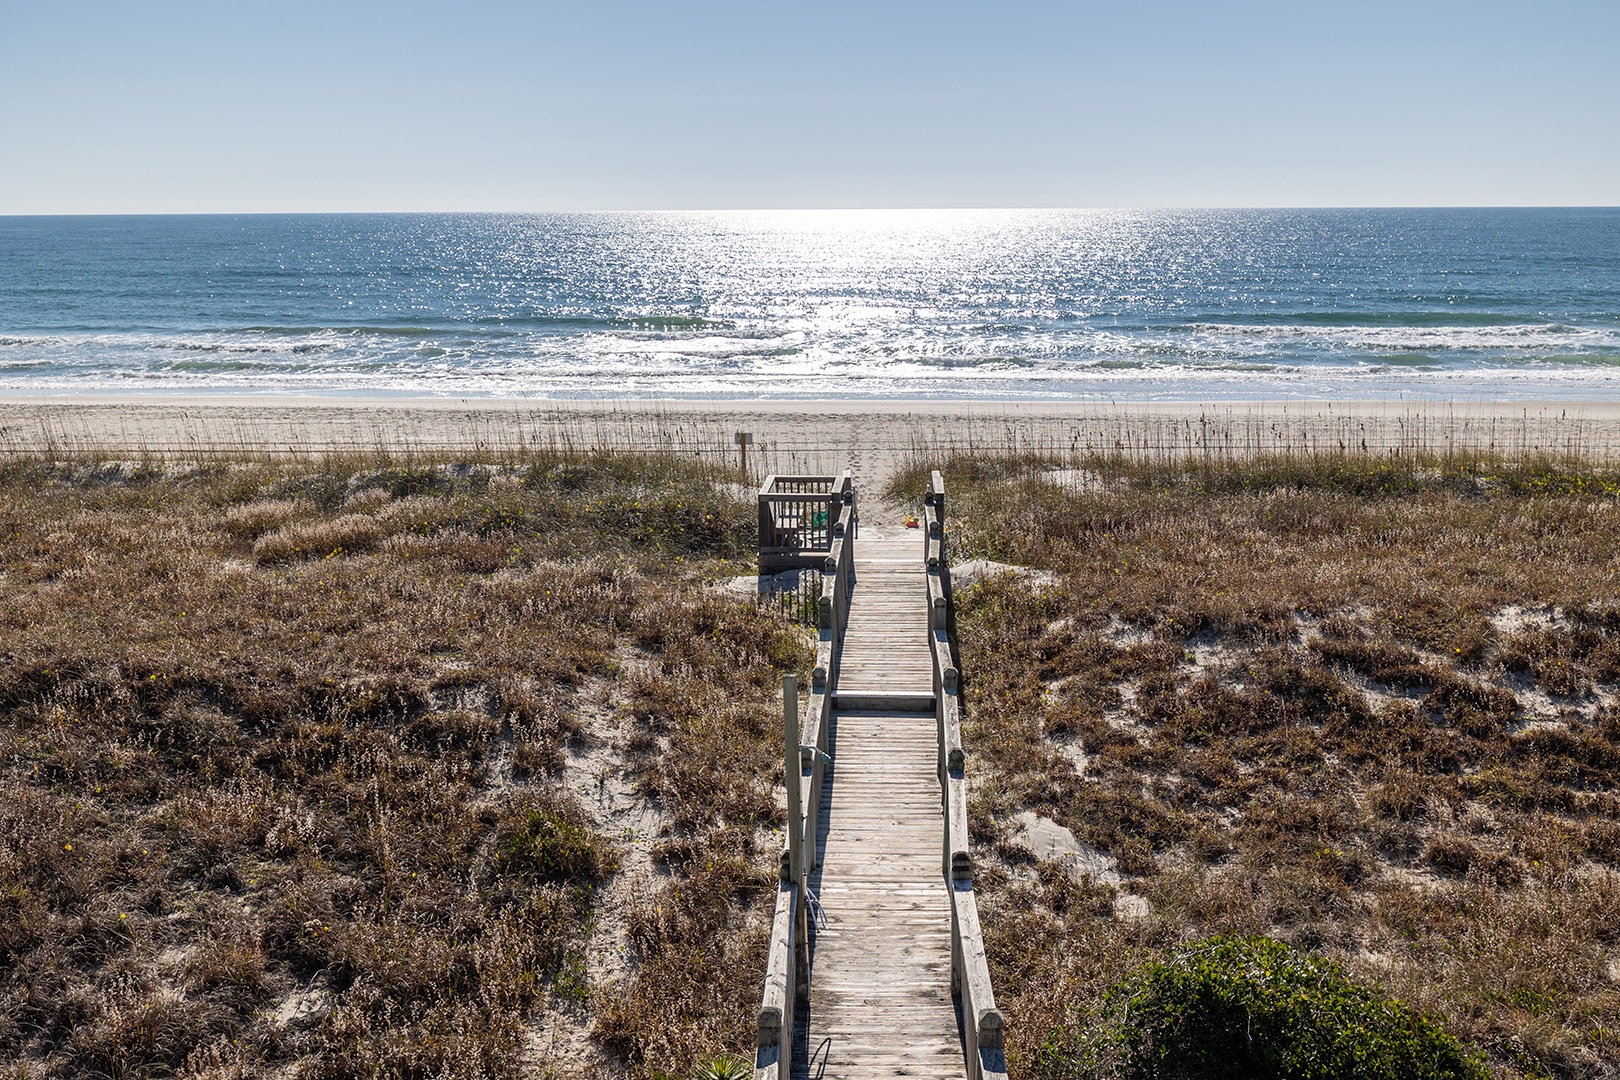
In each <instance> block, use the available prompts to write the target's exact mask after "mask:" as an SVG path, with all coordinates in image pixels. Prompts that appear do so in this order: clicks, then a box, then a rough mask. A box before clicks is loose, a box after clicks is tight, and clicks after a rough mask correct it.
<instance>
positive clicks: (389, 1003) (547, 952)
mask: <svg viewBox="0 0 1620 1080" xmlns="http://www.w3.org/2000/svg"><path fill="white" fill-rule="evenodd" d="M736 479H738V478H736V477H733V476H732V475H730V474H729V473H727V472H725V471H723V470H715V469H712V468H707V467H700V466H696V465H692V464H689V463H683V462H680V461H677V460H675V459H673V458H647V457H643V458H631V457H627V456H614V455H595V456H561V455H553V456H531V457H529V458H526V459H524V460H521V461H508V462H503V463H502V462H497V463H489V464H486V465H482V466H468V465H458V464H453V463H445V462H441V461H424V460H417V461H408V462H398V461H386V460H381V461H355V460H349V461H333V462H323V463H305V464H302V465H290V464H276V463H266V462H251V461H235V462H229V461H222V462H213V463H211V464H206V465H203V466H197V467H188V466H176V465H172V464H170V465H164V464H161V463H145V464H141V463H136V464H133V465H119V464H116V463H115V464H105V463H92V462H78V463H71V464H65V465H61V464H51V463H46V462H39V461H14V462H12V463H10V464H8V465H6V466H5V467H4V468H3V470H0V1075H6V1076H14V1077H22V1076H29V1077H54V1076H63V1077H65V1076H96V1075H102V1076H112V1077H161V1076H181V1075H186V1076H193V1075H194V1076H203V1075H219V1076H225V1075H231V1076H236V1075H246V1076H260V1075H272V1074H276V1075H289V1073H288V1072H287V1070H290V1071H291V1072H290V1074H291V1075H297V1076H300V1077H308V1078H323V1077H348V1076H360V1075H375V1076H401V1077H430V1076H457V1077H462V1076H492V1077H493V1076H516V1075H519V1074H520V1073H524V1072H525V1071H527V1072H528V1073H531V1074H532V1073H533V1072H534V1071H535V1070H536V1069H539V1070H540V1072H541V1074H542V1075H543V1074H544V1072H545V1069H546V1068H548V1067H552V1068H555V1069H556V1070H557V1071H558V1072H559V1074H561V1075H567V1074H569V1072H570V1069H571V1068H572V1066H570V1064H569V1061H568V1060H562V1061H558V1062H554V1063H552V1064H551V1065H549V1066H548V1065H546V1064H545V1063H544V1062H542V1061H540V1060H539V1059H537V1057H536V1050H535V1048H534V1046H532V1045H531V1043H532V1032H533V1031H534V1030H535V1027H536V1025H537V1024H539V1023H540V1022H541V1021H542V1020H543V1019H544V1018H545V1017H546V1016H547V1015H548V1014H551V1013H556V1014H566V1015H567V1016H568V1017H570V1018H572V1020H571V1022H573V1023H576V1024H591V1023H594V1025H595V1027H594V1030H595V1033H596V1036H597V1044H598V1046H599V1047H601V1048H602V1050H601V1052H602V1053H603V1054H605V1055H606V1057H605V1059H604V1060H605V1062H606V1064H605V1065H604V1064H601V1063H598V1065H596V1066H592V1069H595V1070H602V1069H606V1070H607V1071H613V1070H615V1069H617V1070H621V1071H624V1072H628V1073H630V1074H633V1075H636V1076H648V1077H650V1076H653V1075H657V1074H659V1073H661V1072H671V1073H675V1072H680V1071H684V1070H686V1069H688V1068H689V1067H690V1066H691V1064H692V1063H693V1062H694V1061H695V1060H697V1059H698V1058H699V1057H701V1056H704V1055H709V1054H713V1053H715V1052H717V1051H719V1050H722V1049H727V1048H732V1047H735V1046H737V1045H745V1044H746V1039H747V1028H748V1022H749V1018H750V1010H751V1008H752V1007H753V1002H752V1001H751V998H752V996H753V994H754V991H755V990H756V989H757V987H756V986H755V983H756V982H757V971H756V970H755V969H756V968H757V964H756V963H753V962H752V961H753V960H754V959H755V958H756V956H757V953H758V948H757V947H756V946H757V945H758V941H759V939H760V938H761V937H762V933H761V931H760V925H761V923H762V922H763V921H764V920H765V919H768V917H769V912H768V910H764V909H763V907H762V905H764V904H767V903H768V902H769V899H770V894H769V888H768V886H769V883H770V881H771V871H772V864H771V854H772V852H771V851H770V850H768V849H769V848H770V846H771V845H770V844H769V843H768V842H766V840H765V837H767V836H768V830H769V828H770V827H771V826H772V825H773V824H779V821H778V820H777V819H778V817H779V811H778V810H777V808H776V805H775V802H774V799H773V794H772V792H773V788H772V785H773V783H774V781H775V780H777V779H779V775H778V774H779V773H780V769H781V766H780V763H779V762H778V761H776V760H775V759H776V757H777V756H778V755H775V754H774V753H771V752H769V749H768V747H769V745H770V740H769V739H768V738H765V734H766V729H767V727H768V725H769V721H770V718H771V717H772V716H773V715H774V712H775V707H774V706H773V705H772V693H771V691H772V687H773V686H775V685H776V679H777V678H779V673H780V671H781V670H784V669H786V670H794V669H797V668H798V667H800V666H802V665H803V664H804V663H805V659H806V658H805V656H804V655H803V654H804V646H803V644H802V639H801V636H800V635H799V634H798V633H797V632H796V631H795V630H794V629H793V628H791V627H790V626H788V625H786V624H785V623H784V622H783V621H782V620H781V619H779V618H771V617H769V616H768V615H764V614H761V613H760V612H757V611H756V610H755V609H754V608H753V607H752V606H751V605H748V604H746V603H743V604H739V603H738V602H737V601H735V600H729V599H725V598H722V597H721V596H719V595H718V594H717V593H715V592H714V591H713V590H712V589H711V588H709V587H708V582H709V580H710V579H711V578H712V577H713V576H715V575H716V574H717V573H721V572H727V571H728V570H729V572H733V573H734V572H736V571H735V569H729V567H730V564H729V563H728V560H734V559H735V558H737V557H738V556H743V555H747V554H749V553H751V550H752V543H753V538H752V536H751V535H750V531H749V530H750V529H751V527H752V525H751V523H752V508H751V507H750V506H749V505H747V504H746V503H743V502H740V501H738V500H737V499H735V498H734V497H733V496H731V495H730V494H728V492H727V489H726V487H725V485H726V484H729V483H732V482H734V481H735V480H736ZM627 657H630V658H633V659H634V661H635V663H634V664H633V665H628V664H627V662H626V658H627ZM648 672H651V674H650V675H649V674H647V673H648ZM602 687H610V688H613V695H614V698H615V700H623V701H626V702H630V703H632V704H631V707H632V708H633V710H634V715H630V716H627V717H626V718H625V721H626V723H627V725H628V727H629V729H630V730H632V731H634V732H637V733H640V735H643V736H644V738H642V739H641V749H640V752H639V753H638V754H634V755H632V760H631V762H630V766H631V768H632V770H633V771H634V773H635V775H636V776H637V777H639V780H638V782H639V785H640V789H641V790H642V791H643V793H644V796H645V797H646V798H647V799H650V800H656V801H657V802H658V803H659V804H661V805H663V806H664V807H666V808H667V812H668V818H669V820H670V821H671V823H672V824H671V828H670V831H669V833H668V834H667V835H666V836H665V837H664V838H663V841H662V844H663V850H662V851H660V852H659V858H658V860H656V865H657V866H658V867H659V868H660V875H661V880H662V884H661V885H660V886H658V887H657V888H655V889H652V890H651V891H650V892H649V893H648V895H645V896H642V897H640V898H638V899H637V900H636V901H635V903H634V904H633V905H632V907H631V910H630V912H629V918H630V920H631V923H632V937H633V940H634V943H635V947H636V951H637V955H636V956H634V957H632V958H631V963H630V966H629V969H628V970H629V974H628V976H627V981H625V982H624V983H620V984H604V985H596V984H593V983H592V982H591V980H590V978H589V975H588V972H587V971H586V967H585V965H584V963H583V960H582V957H583V954H584V950H585V948H586V942H587V941H588V940H590V938H591V936H592V934H593V933H599V932H601V930H602V928H601V927H600V926H599V925H598V919H599V912H598V910H597V897H598V896H599V894H600V890H601V888H602V886H603V883H604V882H606V881H608V880H610V879H611V877H612V875H613V874H614V873H615V872H616V869H617V867H618V865H619V858H620V855H621V849H620V847H619V840H618V838H616V837H611V836H603V835H601V834H600V833H599V832H598V831H597V830H596V828H595V826H594V823H593V819H592V817H591V814H590V811H589V808H587V807H583V806H581V805H580V804H579V803H578V802H577V801H576V800H575V799H574V797H573V796H572V795H570V793H569V788H568V786H567V784H565V783H564V775H563V774H564V771H565V769H566V768H567V762H568V760H569V746H570V744H571V743H573V742H576V741H577V740H578V739H579V738H580V737H581V729H582V724H583V721H582V718H581V715H582V714H581V704H580V701H581V695H582V694H583V693H584V692H585V691H586V690H588V689H590V690H600V689H601V688H602ZM638 737H639V736H638ZM694 955H696V956H699V957H701V958H702V959H703V963H702V964H694V963H692V962H691V959H692V957H693V956H694ZM615 1062H616V1064H614V1063H615ZM581 1068H583V1067H581Z"/></svg>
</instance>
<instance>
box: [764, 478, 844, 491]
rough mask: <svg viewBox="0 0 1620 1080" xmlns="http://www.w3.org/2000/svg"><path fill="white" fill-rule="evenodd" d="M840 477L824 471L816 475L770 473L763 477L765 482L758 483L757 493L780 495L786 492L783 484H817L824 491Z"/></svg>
mask: <svg viewBox="0 0 1620 1080" xmlns="http://www.w3.org/2000/svg"><path fill="white" fill-rule="evenodd" d="M846 475H848V474H846ZM840 479H841V477H837V476H831V475H828V474H825V473H822V474H818V475H809V474H806V475H789V474H786V473H772V474H771V475H770V476H767V477H766V478H765V482H764V483H763V484H761V485H760V487H759V493H760V494H761V495H781V494H786V493H787V492H786V490H785V488H784V485H786V486H787V487H794V488H803V487H806V486H808V485H811V484H814V485H817V486H818V487H819V488H820V489H821V490H822V491H824V492H831V491H833V490H834V488H835V487H836V486H837V485H838V483H839V481H840Z"/></svg>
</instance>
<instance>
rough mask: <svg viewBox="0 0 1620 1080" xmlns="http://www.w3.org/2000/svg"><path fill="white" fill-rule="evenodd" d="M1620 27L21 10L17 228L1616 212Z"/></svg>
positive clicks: (1535, 15) (1162, 9) (918, 16)
mask: <svg viewBox="0 0 1620 1080" xmlns="http://www.w3.org/2000/svg"><path fill="white" fill-rule="evenodd" d="M1617 58H1620V3H1616V2H1615V0H1603V2H1596V0H1590V2H1567V0H1543V2H1540V3H1535V4H1531V3H1525V2H1519V3H1512V4H1508V3H1495V2H1491V0H1483V2H1474V3H1460V2H1459V3H1426V2H1423V0H1407V2H1404V3H1383V2H1367V3H1345V2H1337V3H1313V2H1310V0H1292V2H1287V3H1271V2H1241V0H1239V2H1230V3H1221V2H1219V0H1202V2H1197V3H1170V2H1151V0H1148V2H1139V3H1131V2H1129V0H1115V2H1111V3H1106V4H1099V3H1086V2H1076V3H1045V2H1019V0H1013V2H1002V3H984V4H973V5H964V4H955V3H949V2H942V0H933V2H927V3H913V2H909V0H907V2H883V0H867V2H864V3H844V2H842V0H831V2H829V0H818V2H801V3H772V2H769V0H753V2H750V3H719V2H703V0H696V2H686V3H681V2H675V0H663V2H657V3H639V2H624V0H579V2H577V3H573V4H566V5H564V4H553V3H548V2H531V3H518V2H496V0H463V2H460V3H454V4H452V3H433V4H428V3H413V2H409V0H392V2H389V3H381V2H370V0H366V2H347V3H345V2H343V0H332V2H327V3H304V2H302V0H278V2H275V3H260V2H254V3H238V2H231V0H210V2H207V3H179V2H172V0H151V2H146V3H135V2H130V0H118V2H100V0H0V213H13V214H15V213H103V212H188V211H198V212H201V211H306V210H573V209H631V208H649V209H650V208H680V207H692V208H721V207H725V208H730V207H819V206H826V207H848V206H1236V205H1261V206H1282V205H1311V206H1322V205H1460V204H1567V203H1575V204H1617V203H1620V59H1617Z"/></svg>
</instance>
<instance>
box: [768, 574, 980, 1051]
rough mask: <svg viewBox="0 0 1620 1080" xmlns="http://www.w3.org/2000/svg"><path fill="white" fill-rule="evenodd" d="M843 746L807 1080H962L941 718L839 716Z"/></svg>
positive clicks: (828, 823)
mask: <svg viewBox="0 0 1620 1080" xmlns="http://www.w3.org/2000/svg"><path fill="white" fill-rule="evenodd" d="M918 588H919V590H920V589H921V582H920V581H919V583H918ZM853 603H854V605H855V606H857V607H858V606H859V605H860V603H861V597H860V590H859V586H858V585H857V588H856V592H855V597H854V600H853ZM916 606H917V607H918V608H919V609H921V607H922V605H921V603H920V602H919V603H918V604H917V605H916ZM920 632H921V631H920ZM845 647H846V649H848V647H849V646H848V644H847V642H846V646H845ZM832 743H833V761H834V764H833V771H832V773H831V774H830V776H829V778H828V779H827V780H826V781H825V782H824V785H823V788H822V798H823V806H822V815H823V818H822V820H823V821H824V822H825V824H824V826H823V834H822V865H821V870H820V872H819V874H818V876H817V878H816V879H815V880H813V881H812V884H813V886H817V887H818V895H819V899H820V902H821V908H822V911H823V912H824V913H825V917H826V922H825V924H824V926H823V927H822V928H821V929H820V930H819V931H818V932H817V934H816V937H815V944H814V947H813V948H812V950H811V956H810V973H811V974H810V1002H809V1008H808V1009H807V1010H806V1016H805V1018H804V1019H803V1021H802V1023H803V1025H804V1026H803V1028H802V1029H801V1030H802V1032H803V1036H804V1043H803V1053H802V1055H801V1054H800V1053H796V1054H795V1055H794V1060H795V1071H794V1076H795V1077H808V1076H809V1075H810V1073H809V1072H807V1071H806V1065H805V1063H806V1062H808V1061H812V1060H813V1061H814V1062H815V1063H816V1068H817V1069H820V1068H821V1066H822V1064H823V1063H825V1071H824V1072H821V1073H820V1074H819V1075H821V1076H822V1077H824V1078H825V1080H835V1078H843V1080H865V1078H877V1077H899V1076H905V1077H913V1078H924V1080H946V1078H949V1080H961V1077H962V1076H963V1058H962V1043H961V1039H960V1038H959V1036H958V1034H957V1026H956V1009H955V1005H954V1003H953V1001H952V997H951V914H950V911H951V909H950V894H949V892H948V890H947V887H946V884H945V882H944V880H943V878H942V876H941V874H940V871H939V848H940V844H941V842H942V836H943V827H942V825H941V821H940V794H939V779H938V776H937V773H936V771H935V764H936V762H937V758H938V751H937V741H936V736H935V718H934V715H933V714H932V713H913V714H897V713H859V712H848V711H846V712H839V713H837V714H836V715H835V717H834V720H833V726H832Z"/></svg>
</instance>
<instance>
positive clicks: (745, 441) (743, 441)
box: [737, 431, 754, 472]
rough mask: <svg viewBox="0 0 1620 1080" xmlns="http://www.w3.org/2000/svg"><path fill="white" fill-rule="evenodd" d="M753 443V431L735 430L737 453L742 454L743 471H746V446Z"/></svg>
mask: <svg viewBox="0 0 1620 1080" xmlns="http://www.w3.org/2000/svg"><path fill="white" fill-rule="evenodd" d="M753 445H754V433H753V432H752V431H739V432H737V453H739V454H741V455H742V467H743V472H747V471H748V448H749V447H750V446H753Z"/></svg>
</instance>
